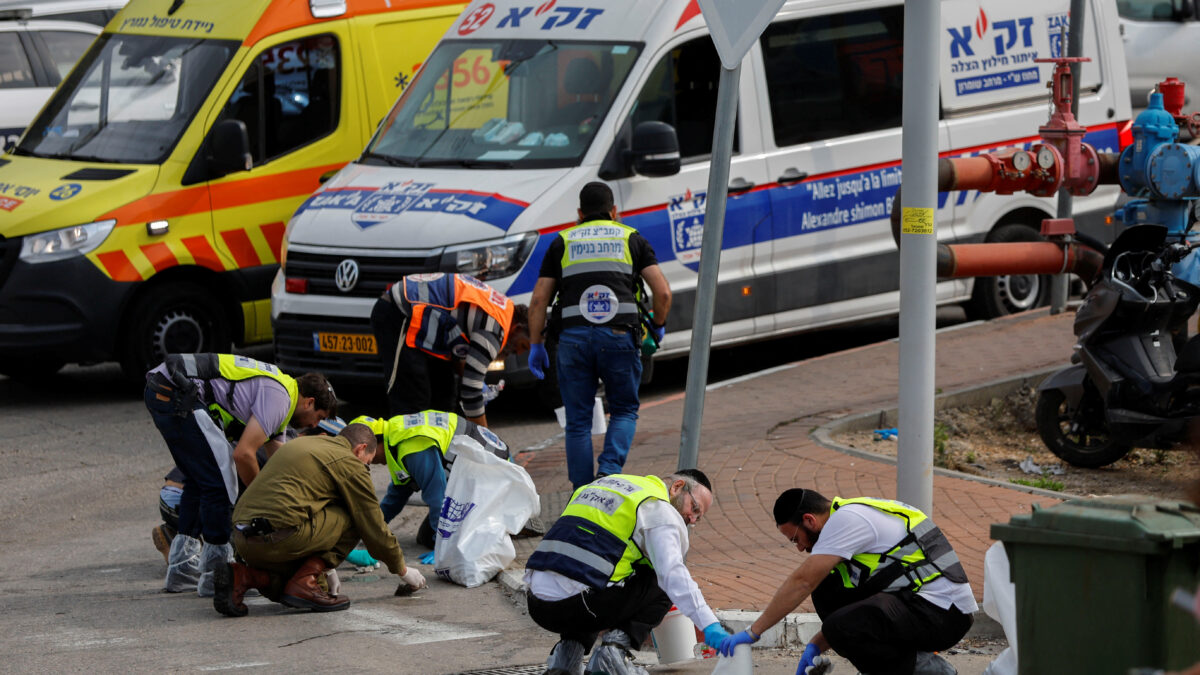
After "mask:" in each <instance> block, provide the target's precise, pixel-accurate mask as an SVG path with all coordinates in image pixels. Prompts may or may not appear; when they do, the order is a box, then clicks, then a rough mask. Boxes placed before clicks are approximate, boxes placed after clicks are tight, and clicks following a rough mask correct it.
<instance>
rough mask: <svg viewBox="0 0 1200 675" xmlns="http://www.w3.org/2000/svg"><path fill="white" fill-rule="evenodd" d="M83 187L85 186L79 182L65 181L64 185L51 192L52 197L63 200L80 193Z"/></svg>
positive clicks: (55, 199)
mask: <svg viewBox="0 0 1200 675" xmlns="http://www.w3.org/2000/svg"><path fill="white" fill-rule="evenodd" d="M82 189H83V186H82V185H80V184H79V183H63V184H62V185H59V186H58V187H56V188H54V190H53V191H52V192H51V193H50V199H53V200H54V201H56V202H61V201H63V200H64V199H70V198H71V197H74V196H75V195H77V194H79V191H80V190H82Z"/></svg>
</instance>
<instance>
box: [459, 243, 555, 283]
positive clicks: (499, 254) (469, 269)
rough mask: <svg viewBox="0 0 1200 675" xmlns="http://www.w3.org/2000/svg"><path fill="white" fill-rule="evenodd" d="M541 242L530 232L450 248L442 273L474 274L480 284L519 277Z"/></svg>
mask: <svg viewBox="0 0 1200 675" xmlns="http://www.w3.org/2000/svg"><path fill="white" fill-rule="evenodd" d="M537 239H538V235H537V232H526V233H525V234H518V235H512V236H508V237H504V238H503V239H493V240H491V241H477V242H474V243H471V244H464V245H461V246H450V247H447V248H446V250H445V252H444V253H442V261H441V265H440V266H439V269H440V270H441V271H443V272H457V273H458V274H470V275H471V276H473V277H475V278H476V279H480V280H484V279H499V278H501V277H506V276H508V275H510V274H516V273H517V271H519V270H520V269H521V266H522V265H524V264H525V261H526V260H527V259H528V258H529V254H530V253H531V252H532V251H533V246H534V244H536V243H537Z"/></svg>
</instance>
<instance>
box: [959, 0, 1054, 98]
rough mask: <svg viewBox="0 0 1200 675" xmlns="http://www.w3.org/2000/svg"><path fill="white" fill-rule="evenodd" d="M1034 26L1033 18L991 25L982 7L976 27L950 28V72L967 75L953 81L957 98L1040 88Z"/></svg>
mask: <svg viewBox="0 0 1200 675" xmlns="http://www.w3.org/2000/svg"><path fill="white" fill-rule="evenodd" d="M1051 23H1053V21H1052V22H1051ZM1033 25H1034V21H1033V17H1032V16H1022V17H1018V18H1015V19H1005V20H1002V21H996V22H995V23H989V22H988V16H987V13H986V12H984V11H983V8H982V7H981V8H979V15H978V16H977V17H976V18H975V25H974V26H969V25H968V26H958V27H955V26H948V27H947V28H946V30H947V31H949V33H950V45H949V47H950V72H951V73H955V74H959V73H961V74H963V75H964V77H956V78H955V79H954V92H955V94H957V95H958V96H966V95H969V94H978V93H982V92H985V91H993V90H996V89H1007V88H1009V87H1023V86H1030V85H1032V86H1039V85H1041V81H1042V80H1041V75H1040V73H1039V70H1038V65H1037V64H1036V63H1034V59H1036V58H1038V50H1037V48H1036V47H1035V46H1034V44H1033ZM1014 66H1020V67H1014Z"/></svg>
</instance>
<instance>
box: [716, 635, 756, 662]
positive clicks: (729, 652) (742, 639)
mask: <svg viewBox="0 0 1200 675" xmlns="http://www.w3.org/2000/svg"><path fill="white" fill-rule="evenodd" d="M755 642H758V638H756V637H754V636H753V635H751V634H750V631H748V630H744V631H742V632H740V633H735V634H733V635H730V636H729V637H727V638H725V639H724V640H722V641H721V644H720V645H719V646H718V647H717V651H719V652H721V656H733V650H734V648H736V647H737V646H738V645H751V644H754V643H755Z"/></svg>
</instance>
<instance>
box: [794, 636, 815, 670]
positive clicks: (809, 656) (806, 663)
mask: <svg viewBox="0 0 1200 675" xmlns="http://www.w3.org/2000/svg"><path fill="white" fill-rule="evenodd" d="M820 655H821V648H820V647H818V646H816V645H815V644H813V643H811V642H810V643H808V646H807V647H805V648H804V656H802V657H800V665H798V666H796V675H805V672H804V671H806V670H807V669H808V668H810V667H812V665H813V659H815V658H817V657H818V656H820Z"/></svg>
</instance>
